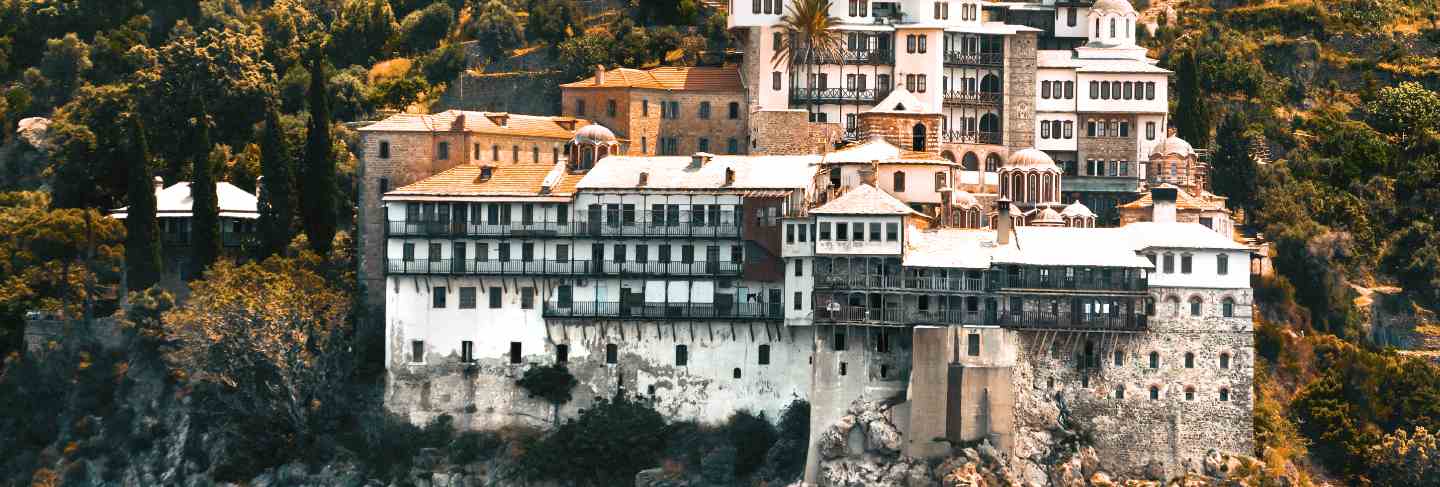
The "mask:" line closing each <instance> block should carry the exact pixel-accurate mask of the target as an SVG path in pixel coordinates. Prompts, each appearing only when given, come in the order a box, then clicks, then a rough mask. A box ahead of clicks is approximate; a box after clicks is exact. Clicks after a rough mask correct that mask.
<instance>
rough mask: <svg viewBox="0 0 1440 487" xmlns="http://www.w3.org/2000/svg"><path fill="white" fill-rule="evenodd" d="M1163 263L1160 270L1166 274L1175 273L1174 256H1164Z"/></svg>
mask: <svg viewBox="0 0 1440 487" xmlns="http://www.w3.org/2000/svg"><path fill="white" fill-rule="evenodd" d="M1163 262H1164V266H1163V267H1162V268H1163V269H1165V273H1166V274H1173V273H1175V254H1168V253H1167V254H1165V257H1164V260H1163Z"/></svg>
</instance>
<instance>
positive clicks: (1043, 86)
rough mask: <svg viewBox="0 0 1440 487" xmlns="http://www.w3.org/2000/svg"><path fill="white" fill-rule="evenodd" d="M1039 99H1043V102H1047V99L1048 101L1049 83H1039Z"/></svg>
mask: <svg viewBox="0 0 1440 487" xmlns="http://www.w3.org/2000/svg"><path fill="white" fill-rule="evenodd" d="M1040 98H1041V99H1045V100H1049V99H1050V82H1049V81H1041V82H1040Z"/></svg>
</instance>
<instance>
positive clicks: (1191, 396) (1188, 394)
mask: <svg viewBox="0 0 1440 487" xmlns="http://www.w3.org/2000/svg"><path fill="white" fill-rule="evenodd" d="M1185 400H1186V401H1194V400H1195V388H1194V387H1191V386H1185Z"/></svg>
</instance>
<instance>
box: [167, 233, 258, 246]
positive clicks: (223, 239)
mask: <svg viewBox="0 0 1440 487" xmlns="http://www.w3.org/2000/svg"><path fill="white" fill-rule="evenodd" d="M193 239H194V234H193V233H165V234H164V235H162V236H161V238H160V243H161V245H166V246H172V247H184V246H188V245H191V244H193V243H194V242H193V241H192V240H193ZM257 240H258V236H257V235H256V234H254V233H250V232H244V233H232V232H220V245H223V246H225V247H240V246H243V245H248V244H251V243H255V242H256V241H257Z"/></svg>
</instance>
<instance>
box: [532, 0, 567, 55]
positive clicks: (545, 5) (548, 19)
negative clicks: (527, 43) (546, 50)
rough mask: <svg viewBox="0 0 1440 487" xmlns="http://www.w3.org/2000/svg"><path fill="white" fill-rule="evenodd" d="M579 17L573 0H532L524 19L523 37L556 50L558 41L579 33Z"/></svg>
mask: <svg viewBox="0 0 1440 487" xmlns="http://www.w3.org/2000/svg"><path fill="white" fill-rule="evenodd" d="M579 19H580V12H579V8H578V7H577V6H576V5H575V1H574V0H534V1H533V2H531V3H530V16H529V17H528V18H527V19H526V20H525V37H527V38H529V39H530V40H531V41H539V42H543V43H545V44H548V45H549V46H550V47H551V49H552V50H555V51H556V52H558V47H559V45H560V43H562V42H565V40H566V39H569V38H570V37H571V36H574V35H577V34H579V33H580V24H579Z"/></svg>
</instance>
